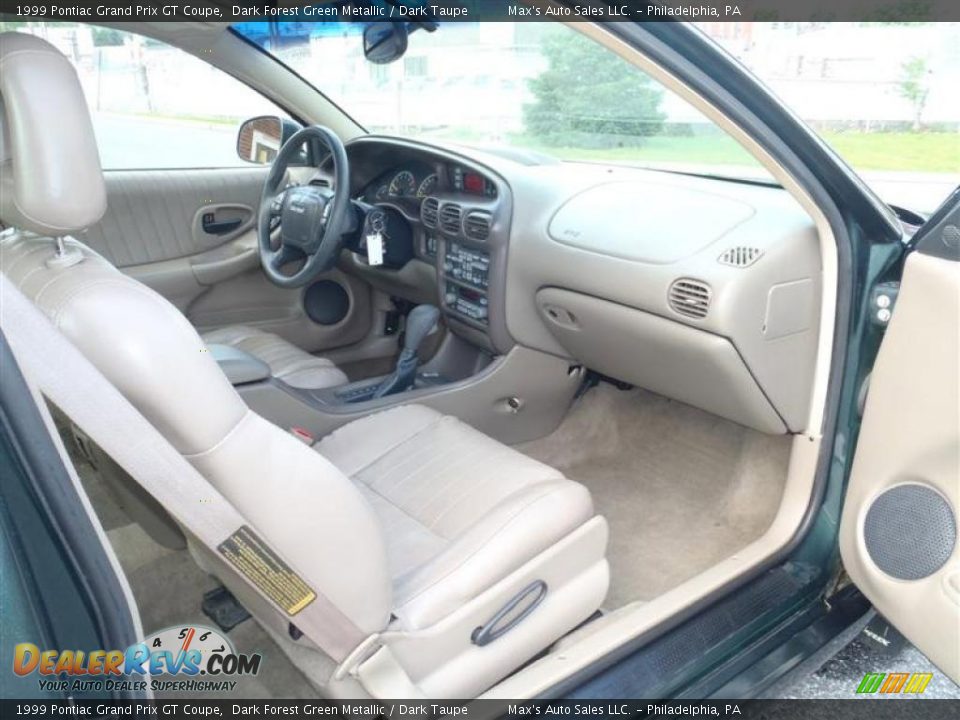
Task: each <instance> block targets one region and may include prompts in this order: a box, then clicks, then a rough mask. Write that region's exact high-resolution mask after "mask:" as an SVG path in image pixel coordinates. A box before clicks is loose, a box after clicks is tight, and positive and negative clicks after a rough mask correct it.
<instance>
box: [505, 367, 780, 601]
mask: <svg viewBox="0 0 960 720" xmlns="http://www.w3.org/2000/svg"><path fill="white" fill-rule="evenodd" d="M517 449H518V450H520V451H521V452H524V453H526V454H528V455H531V456H532V457H535V458H537V459H538V460H541V461H543V462H545V463H547V464H550V465H553V466H554V467H556V468H558V469H559V470H562V471H563V472H564V473H565V474H566V475H567V477H569V478H571V479H572V480H577V481H579V482H582V483H583V484H584V485H586V486H587V487H588V488H589V489H590V491H591V492H592V494H593V500H594V505H595V506H596V509H597V511H598V512H599V513H600V514H602V515H604V516H606V518H607V521H608V522H609V523H610V546H609V550H608V552H607V556H608V558H609V560H610V566H611V578H612V580H611V587H610V593H609V595H608V596H607V601H606V603H605V606H606V607H607V608H608V609H614V608H617V607H620V606H622V605H624V604H626V603H629V602H632V601H634V600H649V599H651V598H653V597H656V596H657V595H660V594H661V593H663V592H665V591H667V590H669V589H671V588H673V587H676V586H677V585H679V584H680V583H682V582H683V581H684V580H687V579H689V578H691V577H693V576H695V575H697V574H698V573H700V572H702V571H703V570H705V569H707V568H708V567H710V566H711V565H713V564H715V563H716V562H718V561H720V560H723V559H724V558H727V557H729V556H730V555H732V554H734V553H735V552H736V551H737V550H739V549H740V548H742V547H744V546H746V545H747V544H748V543H749V542H751V541H752V540H754V539H755V538H757V537H758V536H759V535H760V534H762V533H763V531H764V530H766V528H767V527H769V525H770V523H771V521H772V520H773V517H774V515H775V513H776V510H777V506H778V505H779V503H780V496H781V492H782V490H783V483H784V480H785V478H786V472H787V461H788V458H789V452H790V438H789V437H788V436H771V435H764V434H762V433H759V432H756V431H754V430H750V429H748V428H745V427H743V426H741V425H737V424H736V423H733V422H730V421H727V420H724V419H722V418H719V417H717V416H715V415H711V414H709V413H706V412H703V411H701V410H698V409H696V408H693V407H691V406H689V405H684V404H683V403H679V402H675V401H672V400H669V399H667V398H664V397H661V396H659V395H655V394H653V393H650V392H647V391H645V390H640V389H633V390H628V391H623V390H618V389H617V388H615V387H614V386H613V385H610V384H607V383H601V384H600V385H598V386H596V387H594V388H592V389H590V390H589V391H588V392H587V393H586V394H585V395H584V396H583V397H582V398H580V399H579V400H578V401H577V402H576V403H575V404H574V406H573V407H572V408H571V411H570V413H569V414H568V415H567V417H566V419H565V420H564V421H563V423H562V424H561V426H560V427H559V428H558V429H557V430H556V431H555V432H554V433H552V434H551V435H549V436H547V437H545V438H541V439H540V440H535V441H533V442H529V443H524V444H522V445H518V446H517Z"/></svg>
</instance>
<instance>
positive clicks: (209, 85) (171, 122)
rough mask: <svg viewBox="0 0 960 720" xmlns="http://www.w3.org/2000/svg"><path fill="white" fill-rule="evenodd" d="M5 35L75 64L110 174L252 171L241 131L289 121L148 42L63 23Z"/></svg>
mask: <svg viewBox="0 0 960 720" xmlns="http://www.w3.org/2000/svg"><path fill="white" fill-rule="evenodd" d="M11 26H12V27H11ZM0 30H16V31H18V32H29V33H32V34H34V35H38V36H40V37H42V38H44V39H46V40H47V41H49V42H50V43H52V44H53V45H55V46H56V47H57V48H58V49H59V50H60V51H61V52H63V53H64V54H65V55H66V56H67V57H68V58H70V60H71V61H72V62H73V64H74V66H75V67H76V69H77V73H78V75H79V77H80V82H81V84H82V86H83V91H84V94H85V95H86V98H87V104H88V105H89V106H90V114H91V116H92V118H93V127H94V131H95V133H96V136H97V143H98V145H99V147H100V161H101V164H102V165H103V168H104V169H105V170H116V169H148V168H197V167H235V166H247V165H248V163H246V162H244V161H243V160H241V159H240V157H239V156H238V155H237V130H238V128H239V125H240V123H241V122H243V121H244V120H246V119H248V118H251V117H254V116H257V115H281V112H280V111H279V110H278V109H277V107H276V106H275V105H273V103H271V102H270V101H268V100H267V99H266V98H264V97H263V96H262V95H260V94H259V93H257V92H255V91H254V90H252V89H250V88H249V87H247V86H246V85H244V84H243V83H241V82H240V81H238V80H235V79H234V78H232V77H230V76H229V75H227V74H226V73H224V72H223V71H221V70H219V69H217V68H215V67H213V66H212V65H209V64H208V63H205V62H203V61H202V60H200V59H199V58H196V57H193V56H192V55H189V54H188V53H186V52H184V51H182V50H178V49H176V48H172V47H170V46H169V45H166V44H164V43H161V42H158V41H156V40H152V39H149V38H145V37H143V36H140V35H135V34H133V33H128V32H124V31H122V30H116V29H113V28H101V27H95V26H93V25H83V24H78V23H55V22H51V23H43V22H35V23H34V22H31V23H0Z"/></svg>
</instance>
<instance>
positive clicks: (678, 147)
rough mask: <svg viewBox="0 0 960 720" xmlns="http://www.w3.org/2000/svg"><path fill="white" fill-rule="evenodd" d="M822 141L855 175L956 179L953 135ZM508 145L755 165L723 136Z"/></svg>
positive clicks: (958, 156)
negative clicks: (613, 144) (627, 143)
mask: <svg viewBox="0 0 960 720" xmlns="http://www.w3.org/2000/svg"><path fill="white" fill-rule="evenodd" d="M822 137H823V139H824V140H825V141H826V142H827V143H828V144H829V145H831V146H832V147H833V148H834V149H835V150H836V151H837V153H838V154H839V155H840V156H841V157H842V158H843V159H844V160H846V162H847V163H848V164H849V165H851V166H852V167H854V168H856V169H858V170H892V171H909V172H930V173H960V134H958V133H945V132H940V133H934V132H931V133H922V132H921V133H907V132H897V133H853V132H851V133H823V135H822ZM514 142H515V143H516V144H518V145H523V146H525V147H529V148H530V149H533V150H540V151H541V152H544V153H547V154H549V155H553V156H555V157H558V158H561V159H563V160H593V161H601V162H602V161H609V162H620V163H630V162H636V163H644V162H655V163H664V162H665V163H678V164H683V163H691V164H698V165H740V166H756V165H757V162H756V160H754V159H753V158H752V157H751V156H750V155H748V154H747V152H746V151H745V150H744V149H743V148H741V147H740V146H739V145H738V144H737V143H736V142H735V141H734V140H733V139H732V138H730V137H728V136H726V135H722V136H721V135H709V136H706V135H701V136H692V137H653V138H650V139H649V140H648V141H647V142H646V143H645V144H644V145H643V146H642V147H622V148H606V149H584V148H572V147H551V146H546V145H543V144H540V143H537V142H536V140H535V139H533V138H528V137H527V138H525V137H517V138H514Z"/></svg>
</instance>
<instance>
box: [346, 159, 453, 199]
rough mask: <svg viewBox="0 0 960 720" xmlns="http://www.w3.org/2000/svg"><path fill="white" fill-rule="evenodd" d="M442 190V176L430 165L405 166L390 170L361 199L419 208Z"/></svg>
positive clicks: (367, 188)
mask: <svg viewBox="0 0 960 720" xmlns="http://www.w3.org/2000/svg"><path fill="white" fill-rule="evenodd" d="M439 189H440V175H439V174H438V173H437V169H436V168H435V167H432V166H430V165H426V164H424V165H420V164H416V165H405V166H401V167H399V168H394V169H393V170H390V171H388V172H386V173H384V174H383V175H381V176H380V177H378V178H377V179H376V180H374V181H373V182H372V183H370V185H368V186H367V187H366V188H365V189H364V191H363V193H362V195H361V199H362V200H364V201H365V202H368V203H382V202H399V203H401V204H411V205H415V206H419V204H420V201H421V200H423V198H425V197H427V196H428V195H432V194H433V193H435V192H437V190H439Z"/></svg>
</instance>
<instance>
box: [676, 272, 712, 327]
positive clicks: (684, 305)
mask: <svg viewBox="0 0 960 720" xmlns="http://www.w3.org/2000/svg"><path fill="white" fill-rule="evenodd" d="M667 302H668V303H669V304H670V307H671V308H672V309H673V311H674V312H677V313H679V314H680V315H686V316H687V317H692V318H697V319H699V318H704V317H706V316H707V310H709V309H710V286H709V285H707V284H706V283H705V282H703V281H701V280H693V279H691V278H680V279H679V280H675V281H674V283H673V285H671V286H670V290H669V291H668V292H667Z"/></svg>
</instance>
